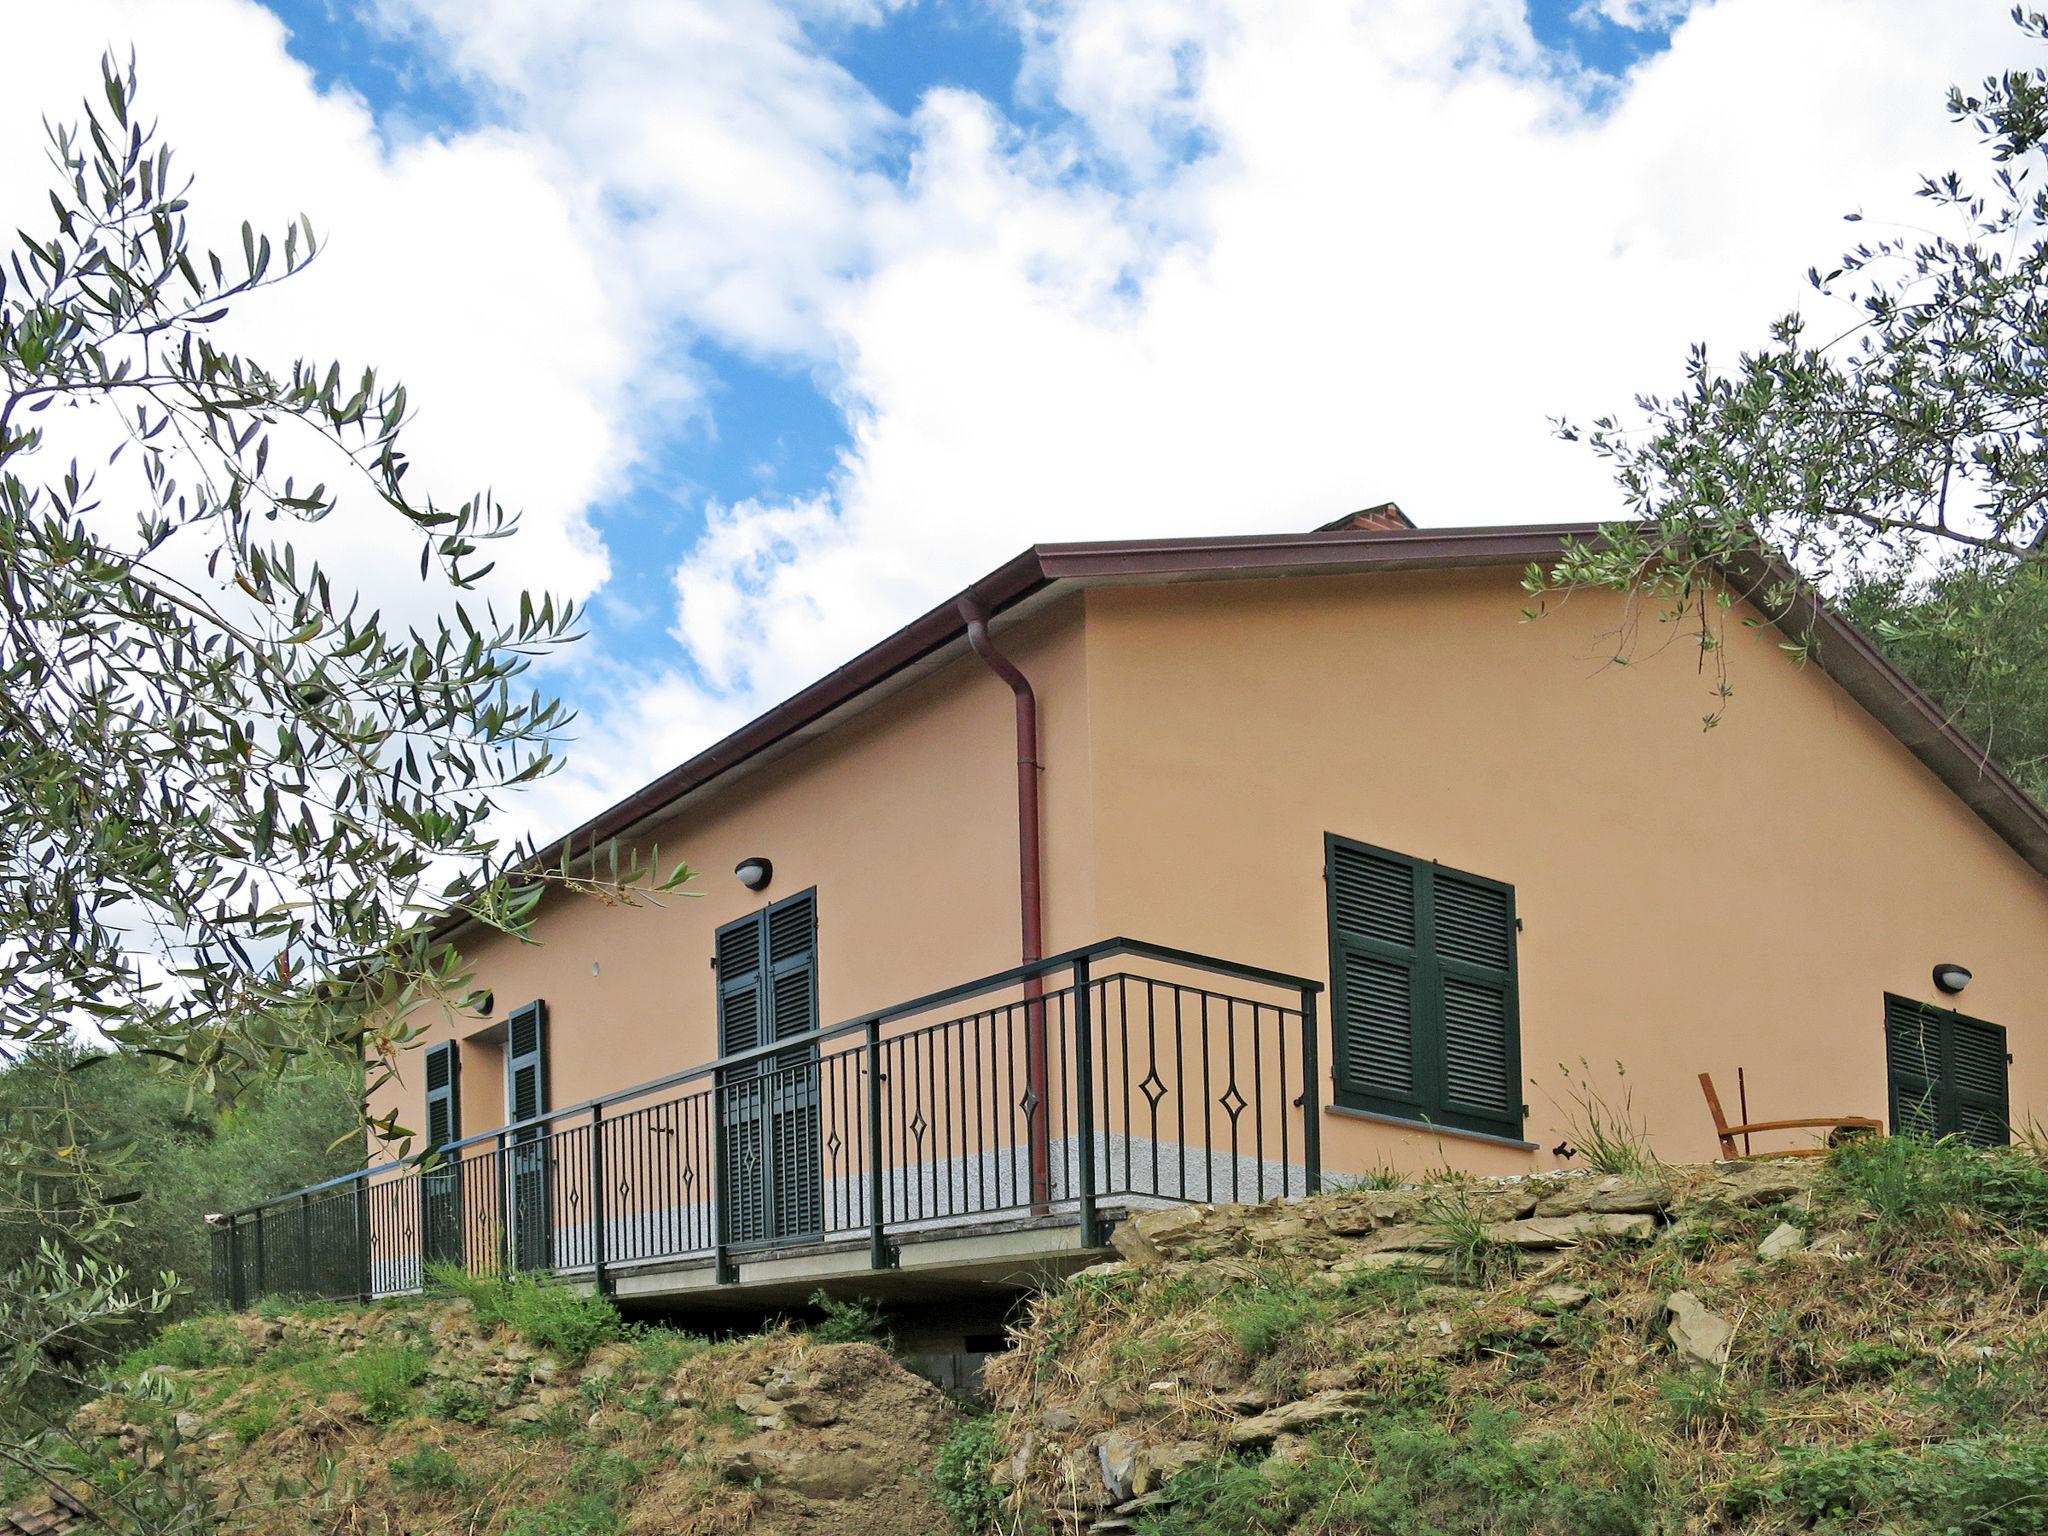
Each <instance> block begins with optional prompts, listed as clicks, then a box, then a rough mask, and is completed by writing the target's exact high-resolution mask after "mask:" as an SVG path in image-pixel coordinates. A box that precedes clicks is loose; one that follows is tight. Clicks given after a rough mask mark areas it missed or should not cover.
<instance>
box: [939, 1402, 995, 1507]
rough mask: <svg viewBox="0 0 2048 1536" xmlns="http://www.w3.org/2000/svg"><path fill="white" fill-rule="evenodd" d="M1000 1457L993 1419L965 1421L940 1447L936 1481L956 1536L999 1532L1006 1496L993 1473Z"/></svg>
mask: <svg viewBox="0 0 2048 1536" xmlns="http://www.w3.org/2000/svg"><path fill="white" fill-rule="evenodd" d="M1000 1454H1001V1449H1000V1446H999V1445H998V1443H997V1440H996V1425H995V1420H994V1419H993V1418H979V1419H963V1420H962V1421H961V1422H960V1423H959V1424H958V1425H957V1426H956V1427H955V1428H954V1430H953V1433H952V1434H950V1435H948V1436H947V1437H946V1443H945V1444H944V1445H942V1446H940V1447H939V1461H938V1467H937V1469H936V1470H935V1471H934V1472H933V1474H932V1480H933V1483H934V1484H935V1485H936V1492H937V1495H938V1500H939V1504H940V1505H941V1507H943V1508H944V1509H945V1511H946V1513H947V1515H948V1516H949V1517H951V1519H952V1521H953V1530H954V1533H955V1536H985V1533H987V1532H992V1531H995V1530H996V1529H998V1524H997V1522H998V1521H999V1520H1001V1518H1002V1513H1003V1495H1002V1494H1001V1492H999V1491H998V1490H997V1488H996V1485H995V1482H994V1477H993V1474H994V1472H995V1465H996V1459H997V1457H998V1456H999V1455H1000Z"/></svg>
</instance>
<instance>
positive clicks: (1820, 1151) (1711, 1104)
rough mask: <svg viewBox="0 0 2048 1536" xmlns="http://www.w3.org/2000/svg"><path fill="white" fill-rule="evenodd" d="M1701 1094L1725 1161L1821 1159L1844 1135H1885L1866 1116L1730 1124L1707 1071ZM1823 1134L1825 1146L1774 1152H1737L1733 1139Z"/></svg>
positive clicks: (1880, 1125) (1881, 1126)
mask: <svg viewBox="0 0 2048 1536" xmlns="http://www.w3.org/2000/svg"><path fill="white" fill-rule="evenodd" d="M1700 1092H1701V1093H1704V1094H1705V1095H1706V1096H1707V1110H1708V1112H1709V1113H1710V1114H1712V1115H1713V1117H1714V1133H1715V1134H1716V1135H1718V1136H1719V1137H1720V1138H1721V1156H1722V1157H1724V1158H1728V1159H1731V1160H1732V1159H1735V1158H1743V1157H1824V1156H1826V1155H1827V1151H1828V1148H1829V1147H1832V1146H1834V1145H1835V1144H1836V1143H1837V1142H1838V1141H1840V1140H1842V1139H1843V1138H1844V1137H1847V1136H1875V1135H1881V1134H1883V1132H1884V1122H1883V1121H1881V1120H1873V1119H1871V1118H1870V1117H1869V1116H1868V1115H1822V1116H1821V1117H1819V1118H1818V1119H1814V1120H1752V1121H1750V1122H1749V1124H1747V1125H1730V1124H1729V1123H1728V1116H1727V1115H1726V1114H1724V1113H1723V1112H1722V1109H1721V1096H1720V1095H1719V1094H1718V1093H1716V1092H1714V1079H1713V1077H1712V1076H1711V1075H1710V1074H1709V1073H1706V1072H1702V1073H1701V1074H1700ZM1822 1130H1824V1131H1826V1132H1827V1133H1828V1138H1827V1142H1826V1144H1825V1145H1822V1146H1818V1147H1786V1148H1783V1149H1782V1150H1779V1151H1776V1152H1738V1151H1736V1150H1735V1138H1736V1137H1738V1136H1742V1137H1748V1136H1751V1135H1754V1134H1756V1133H1757V1132H1760V1131H1822Z"/></svg>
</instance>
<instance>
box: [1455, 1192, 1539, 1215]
mask: <svg viewBox="0 0 2048 1536" xmlns="http://www.w3.org/2000/svg"><path fill="white" fill-rule="evenodd" d="M1542 1197H1543V1191H1542V1190H1541V1189H1540V1188H1539V1187H1537V1186H1535V1185H1532V1184H1526V1183H1524V1184H1507V1185H1502V1186H1499V1187H1497V1188H1493V1189H1486V1188H1480V1189H1467V1190H1465V1191H1463V1192H1462V1194H1461V1195H1460V1196H1459V1197H1458V1198H1459V1200H1460V1203H1461V1204H1463V1205H1464V1206H1465V1208H1466V1209H1467V1210H1469V1211H1471V1213H1472V1214H1473V1215H1474V1216H1475V1217H1477V1218H1478V1219H1479V1220H1481V1221H1519V1220H1521V1218H1522V1217H1524V1216H1527V1215H1529V1214H1530V1213H1531V1212H1533V1211H1534V1210H1535V1209H1536V1202H1537V1201H1538V1200H1540V1199H1542Z"/></svg>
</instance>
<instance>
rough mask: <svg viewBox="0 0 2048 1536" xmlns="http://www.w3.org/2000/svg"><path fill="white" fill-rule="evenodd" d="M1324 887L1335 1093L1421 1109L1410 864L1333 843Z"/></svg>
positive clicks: (1424, 1099)
mask: <svg viewBox="0 0 2048 1536" xmlns="http://www.w3.org/2000/svg"><path fill="white" fill-rule="evenodd" d="M1329 881H1330V934H1331V941H1332V949H1333V953H1334V961H1335V974H1334V975H1333V977H1332V982H1333V985H1334V988H1335V998H1334V1022H1335V1027H1336V1031H1337V1040H1336V1048H1337V1050H1336V1055H1337V1070H1338V1086H1339V1088H1340V1089H1349V1090H1350V1091H1351V1092H1352V1093H1354V1094H1357V1095H1359V1096H1360V1097H1361V1098H1362V1099H1366V1100H1370V1101H1371V1107H1375V1108H1382V1109H1387V1110H1391V1111H1393V1112H1395V1113H1402V1112H1414V1111H1419V1110H1422V1109H1423V1108H1425V1107H1426V1105H1427V1103H1428V1096H1427V1094H1426V1092H1425V1089H1426V1086H1427V1085H1426V1083H1425V1078H1426V1076H1427V1070H1428V1069H1427V1065H1426V1055H1427V1053H1426V1052H1425V1051H1424V1050H1423V1048H1422V1047H1423V1042H1422V1039H1421V1034H1422V1010H1421V1009H1420V1008H1419V1007H1418V1006H1417V1005H1418V1002H1419V998H1418V996H1417V992H1418V988H1417V984H1416V983H1417V974H1416V973H1417V971H1418V969H1419V966H1418V960H1419V956H1418V953H1417V950H1416V943H1415V930H1416V922H1415V919H1416V910H1415V908H1416V897H1415V864H1414V861H1413V860H1410V859H1401V858H1394V857H1389V856H1388V855H1385V854H1382V853H1380V852H1378V851H1377V850H1375V849H1370V848H1364V847H1361V846H1359V845H1357V844H1354V843H1333V844H1332V845H1331V848H1330V863H1329Z"/></svg>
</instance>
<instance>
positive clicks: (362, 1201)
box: [352, 1174, 374, 1306]
mask: <svg viewBox="0 0 2048 1536" xmlns="http://www.w3.org/2000/svg"><path fill="white" fill-rule="evenodd" d="M352 1204H353V1205H354V1206H355V1212H356V1295H357V1296H358V1298H359V1299H360V1300H361V1301H362V1303H363V1305H364V1306H368V1305H369V1304H370V1292H371V1289H372V1286H373V1283H374V1282H373V1281H372V1280H371V1277H370V1180H369V1176H368V1175H367V1174H365V1175H364V1176H363V1177H362V1178H360V1179H357V1180H356V1194H355V1199H354V1201H353V1202H352Z"/></svg>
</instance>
